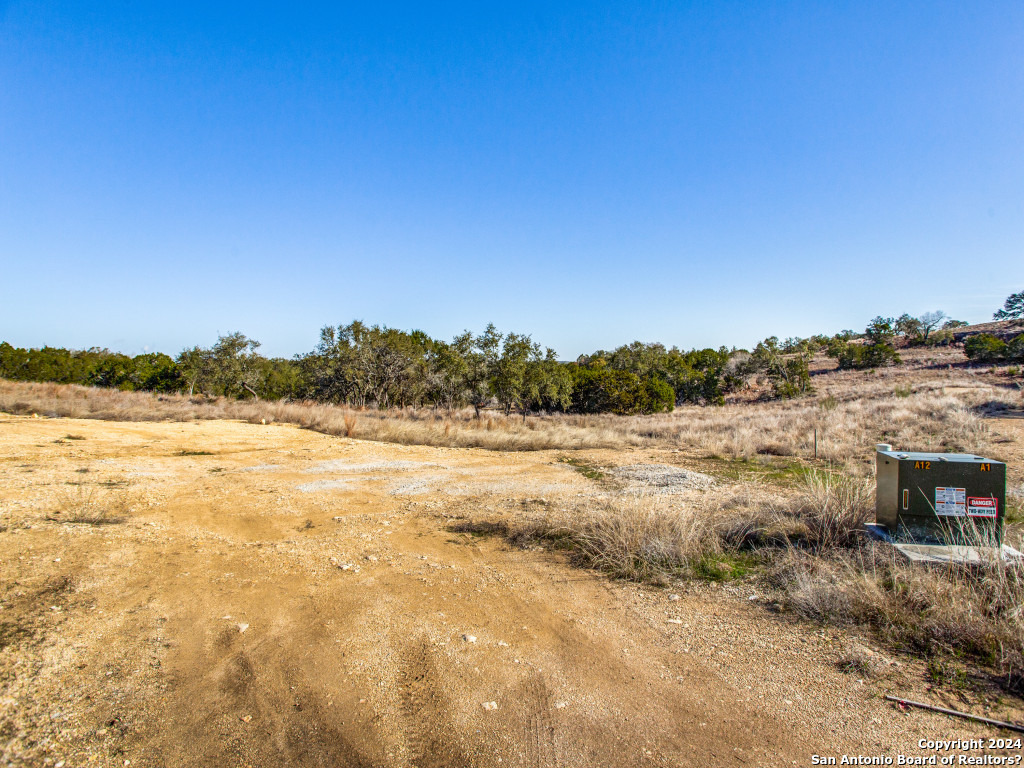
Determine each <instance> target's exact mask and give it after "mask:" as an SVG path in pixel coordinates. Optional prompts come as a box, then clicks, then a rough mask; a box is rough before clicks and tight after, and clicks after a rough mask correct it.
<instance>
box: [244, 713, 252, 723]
mask: <svg viewBox="0 0 1024 768" xmlns="http://www.w3.org/2000/svg"><path fill="white" fill-rule="evenodd" d="M251 720H252V715H243V716H242V722H243V723H248V722H249V721H251Z"/></svg>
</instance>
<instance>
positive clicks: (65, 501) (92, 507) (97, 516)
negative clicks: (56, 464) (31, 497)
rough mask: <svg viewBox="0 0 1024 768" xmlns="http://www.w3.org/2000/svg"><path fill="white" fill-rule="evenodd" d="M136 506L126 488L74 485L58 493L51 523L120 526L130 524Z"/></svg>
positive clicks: (118, 486)
mask: <svg viewBox="0 0 1024 768" xmlns="http://www.w3.org/2000/svg"><path fill="white" fill-rule="evenodd" d="M131 508H132V502H131V498H130V496H129V494H128V492H127V489H126V488H125V486H123V485H116V486H111V485H103V484H97V485H86V484H84V483H82V484H73V485H71V486H70V487H69V488H66V489H62V490H60V491H59V492H58V493H57V499H56V505H55V509H54V510H53V513H52V514H51V515H49V516H48V517H47V519H48V520H51V521H54V522H59V523H69V524H83V525H117V524H119V523H124V522H126V521H127V520H128V516H129V513H130V512H131Z"/></svg>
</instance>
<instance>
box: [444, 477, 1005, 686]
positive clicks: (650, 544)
mask: <svg viewBox="0 0 1024 768" xmlns="http://www.w3.org/2000/svg"><path fill="white" fill-rule="evenodd" d="M873 511H874V500H873V496H872V494H871V492H870V488H869V484H868V483H866V482H865V481H864V480H862V479H858V478H849V477H845V476H841V475H837V474H834V473H828V472H818V471H811V472H809V473H807V474H806V476H805V477H804V479H803V480H802V481H801V483H800V485H799V487H798V489H797V492H796V493H795V494H793V495H792V496H790V497H789V498H787V499H785V500H784V501H783V502H782V503H778V502H776V501H774V500H772V499H771V498H770V497H768V498H767V499H765V498H763V497H762V498H760V499H757V498H751V497H750V496H748V495H746V494H744V493H742V492H740V493H736V494H734V495H733V496H731V497H725V498H723V497H722V495H721V494H719V495H717V496H708V497H705V498H703V499H701V498H700V497H694V498H693V499H691V500H688V501H685V502H682V503H681V502H680V500H679V499H678V498H675V499H673V498H659V497H656V496H651V495H637V494H627V495H617V496H612V497H610V498H608V499H605V500H602V501H599V502H597V503H593V502H582V503H576V504H572V505H567V506H564V507H562V508H559V509H551V510H548V511H547V512H546V513H545V514H544V515H542V516H540V517H536V518H534V519H532V520H529V521H527V522H524V523H519V524H511V525H510V524H508V523H505V522H497V523H495V522H493V521H492V522H486V523H468V524H463V525H462V526H461V529H462V530H473V531H477V532H481V533H488V534H493V533H500V534H502V535H505V536H506V537H508V538H509V540H510V541H512V542H513V543H515V544H517V545H519V546H531V545H541V546H546V547H550V548H554V549H560V550H565V551H567V552H568V554H569V556H570V558H571V559H572V560H573V561H574V562H575V563H577V564H578V565H580V566H583V567H588V568H596V569H598V570H601V571H604V572H606V573H608V574H609V575H611V576H614V577H616V578H624V579H629V580H634V581H641V582H647V583H653V584H658V585H662V586H668V585H670V584H672V583H674V582H676V581H678V580H685V579H692V578H697V579H703V580H714V581H739V582H747V583H749V584H751V585H752V586H754V587H755V588H758V589H761V590H763V591H765V592H766V593H769V594H772V595H774V596H775V600H776V602H777V604H779V605H780V606H782V607H785V608H787V609H789V610H790V611H792V612H794V613H796V614H798V615H800V616H803V617H805V618H807V619H810V620H813V621H817V622H822V623H826V624H833V625H840V626H853V625H859V626H863V627H867V628H870V629H871V630H872V631H873V632H874V633H875V634H876V636H877V637H878V639H879V640H881V641H882V642H883V643H885V644H886V645H888V646H889V647H891V648H893V649H895V650H899V651H904V652H911V653H915V654H922V655H924V656H926V657H929V658H931V659H933V660H934V666H935V668H936V669H949V668H960V667H957V664H960V663H962V662H964V661H967V662H970V663H971V664H974V665H976V667H977V669H978V670H980V672H981V674H982V675H993V676H998V678H999V682H1000V683H1001V684H1002V685H1004V686H1005V687H1006V688H1008V689H1011V690H1015V691H1017V692H1022V691H1024V685H1022V683H1024V611H1022V606H1024V573H1022V571H1021V569H1020V567H1018V566H1015V565H1010V564H1007V563H1006V562H1004V561H1002V560H996V559H993V560H992V561H990V562H987V563H984V564H982V565H978V566H973V567H966V566H958V565H946V566H932V567H923V566H920V565H912V564H910V563H908V562H906V561H904V560H902V559H899V558H897V557H896V555H895V552H894V550H892V549H891V548H890V547H887V546H884V545H881V544H877V543H874V542H872V541H870V540H868V539H866V538H865V536H864V535H863V525H864V523H865V522H866V521H867V520H868V519H869V518H870V517H871V516H872V515H873ZM1017 538H1018V539H1019V536H1018V537H1017ZM1013 543H1014V544H1015V545H1017V546H1018V547H1020V545H1021V542H1020V541H1019V540H1016V541H1014V542H1013ZM862 655H863V654H862ZM868 661H871V660H867V661H865V660H864V659H861V661H860V662H858V663H863V664H867V663H868ZM851 663H853V662H851ZM872 663H874V662H873V661H872ZM951 665H952V666H951Z"/></svg>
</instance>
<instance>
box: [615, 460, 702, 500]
mask: <svg viewBox="0 0 1024 768" xmlns="http://www.w3.org/2000/svg"><path fill="white" fill-rule="evenodd" d="M609 474H611V475H613V476H614V477H618V478H620V479H622V480H627V481H629V482H630V483H634V484H636V485H639V486H641V487H642V488H645V489H648V490H650V491H651V492H653V493H674V492H675V491H681V490H684V489H687V488H699V489H704V488H709V487H710V486H712V485H714V482H715V481H714V479H713V478H711V477H709V476H708V475H702V474H701V473H700V472H691V471H690V470H688V469H680V468H679V467H673V466H670V465H668V464H629V465H627V466H624V467H615V468H614V469H611V470H609Z"/></svg>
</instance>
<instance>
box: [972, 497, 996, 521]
mask: <svg viewBox="0 0 1024 768" xmlns="http://www.w3.org/2000/svg"><path fill="white" fill-rule="evenodd" d="M998 508H999V502H998V501H997V500H996V499H993V498H991V497H984V496H968V497H967V514H968V515H970V516H971V517H995V516H996V512H997V511H998Z"/></svg>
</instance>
